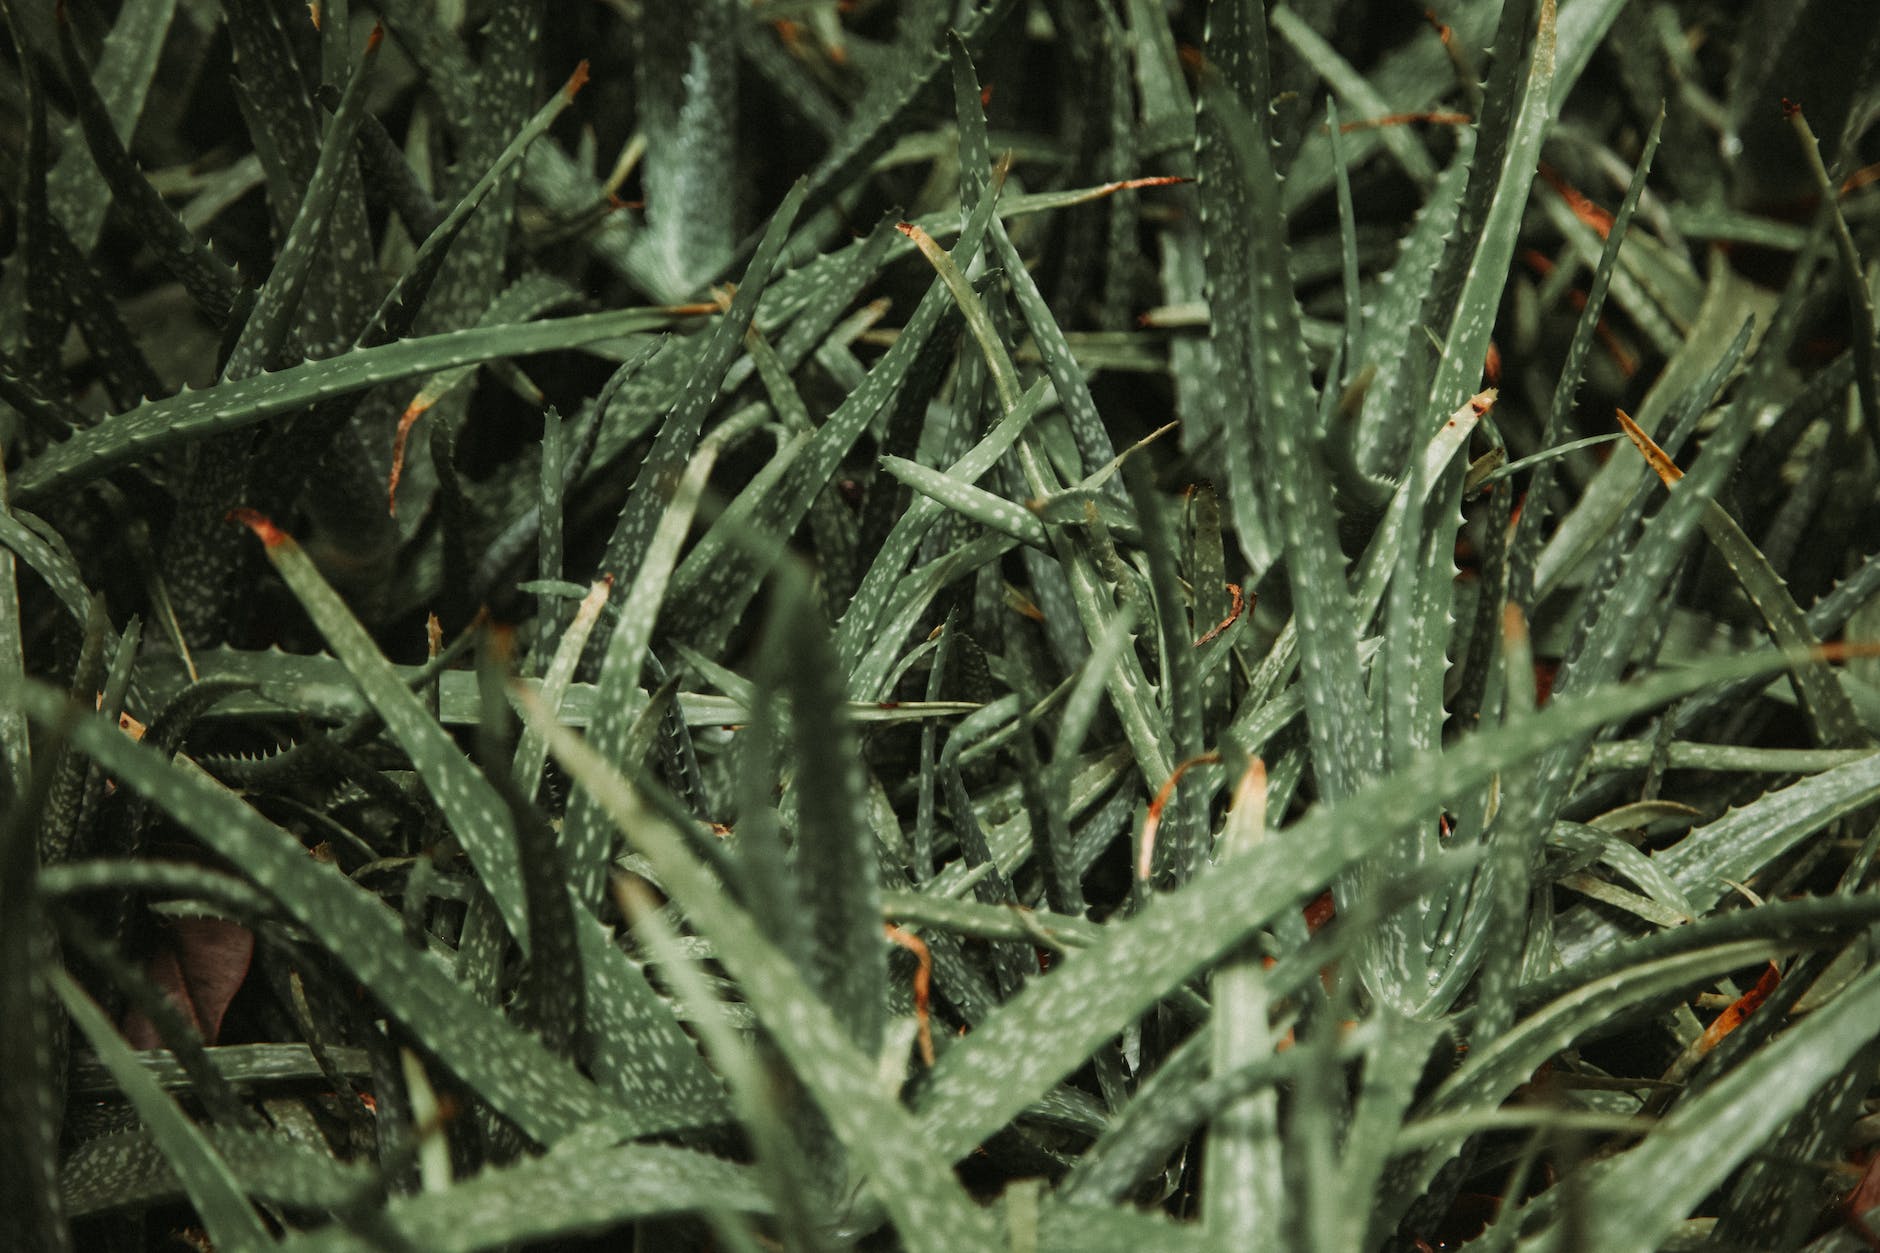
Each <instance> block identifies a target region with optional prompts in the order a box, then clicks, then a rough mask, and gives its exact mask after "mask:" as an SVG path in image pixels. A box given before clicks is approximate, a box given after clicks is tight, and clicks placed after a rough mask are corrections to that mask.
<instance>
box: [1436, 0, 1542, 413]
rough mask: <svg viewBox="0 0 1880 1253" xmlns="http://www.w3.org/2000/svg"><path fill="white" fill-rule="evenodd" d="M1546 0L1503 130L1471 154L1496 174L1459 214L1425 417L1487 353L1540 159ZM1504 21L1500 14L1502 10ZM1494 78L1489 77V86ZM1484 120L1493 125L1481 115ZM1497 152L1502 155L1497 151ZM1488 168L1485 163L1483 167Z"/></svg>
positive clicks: (1461, 388) (1460, 393) (1465, 386)
mask: <svg viewBox="0 0 1880 1253" xmlns="http://www.w3.org/2000/svg"><path fill="white" fill-rule="evenodd" d="M1527 9H1528V6H1527V5H1521V4H1517V5H1512V6H1510V8H1509V10H1508V12H1509V13H1518V12H1523V11H1527ZM1554 12H1555V10H1554V0H1540V2H1539V18H1538V30H1537V32H1536V33H1535V35H1534V46H1533V52H1532V53H1531V55H1530V59H1529V62H1528V66H1527V73H1526V76H1525V79H1524V81H1523V83H1522V85H1521V87H1520V98H1519V102H1518V103H1517V104H1515V106H1514V111H1513V116H1512V117H1511V118H1510V120H1509V130H1508V132H1507V133H1506V134H1505V135H1501V134H1491V135H1490V136H1489V142H1488V143H1487V144H1486V145H1485V147H1484V148H1483V150H1481V151H1480V152H1478V154H1477V159H1478V160H1480V161H1484V162H1496V163H1498V164H1499V176H1500V177H1499V180H1498V181H1497V182H1496V184H1495V188H1494V198H1493V200H1492V201H1491V202H1490V203H1489V205H1488V209H1487V212H1486V214H1484V215H1483V217H1482V220H1481V222H1480V224H1479V227H1478V225H1477V224H1476V223H1475V222H1473V221H1471V220H1469V219H1470V214H1469V213H1468V209H1467V205H1466V202H1465V209H1464V215H1463V222H1462V229H1463V230H1464V232H1465V235H1464V238H1465V239H1468V240H1470V241H1471V242H1472V244H1473V251H1472V253H1471V254H1470V256H1469V263H1468V269H1467V272H1466V274H1465V275H1464V276H1463V278H1462V281H1461V284H1460V286H1459V290H1458V291H1457V293H1456V304H1455V308H1456V315H1455V320H1454V321H1453V322H1451V323H1450V326H1449V333H1448V336H1447V338H1446V339H1445V340H1444V343H1443V351H1442V355H1441V356H1440V357H1439V358H1438V364H1437V367H1436V377H1435V380H1434V381H1433V382H1432V383H1431V385H1430V399H1429V408H1428V411H1427V413H1426V414H1425V418H1426V420H1428V419H1430V418H1432V417H1434V416H1435V415H1439V414H1446V413H1449V412H1450V411H1451V410H1453V409H1454V408H1455V407H1456V406H1457V405H1459V404H1461V403H1462V401H1463V399H1464V398H1465V397H1466V396H1468V394H1469V393H1470V392H1472V391H1474V390H1475V389H1476V386H1477V380H1478V379H1479V377H1480V370H1481V363H1482V362H1483V360H1485V359H1486V357H1487V354H1488V343H1489V335H1490V333H1491V332H1493V330H1494V328H1495V316H1496V314H1497V312H1498V311H1499V309H1500V307H1501V292H1502V288H1503V286H1504V285H1505V284H1506V282H1507V279H1508V273H1509V263H1510V261H1511V260H1512V259H1513V257H1514V251H1515V245H1516V243H1517V241H1518V239H1519V236H1520V232H1521V215H1522V211H1523V210H1524V209H1525V208H1526V207H1527V199H1528V190H1529V189H1530V188H1531V187H1532V186H1533V184H1534V175H1533V171H1534V168H1535V165H1536V164H1537V163H1538V162H1539V160H1540V150H1541V143H1542V141H1543V140H1544V139H1545V138H1546V137H1547V125H1548V121H1549V119H1550V118H1551V116H1552V112H1553V110H1552V102H1551V100H1550V98H1549V94H1548V93H1549V91H1550V90H1551V88H1552V85H1553V77H1554V58H1555V31H1554ZM1503 20H1504V22H1506V21H1507V17H1506V16H1504V19H1503ZM1512 52H1513V49H1512V48H1502V47H1500V46H1499V45H1498V47H1497V54H1498V55H1497V64H1496V76H1497V77H1499V76H1500V74H1501V73H1502V68H1503V67H1502V64H1501V61H1500V58H1501V57H1502V56H1509V55H1510V54H1511V53H1512ZM1494 87H1495V83H1494V81H1493V80H1491V83H1490V89H1491V94H1492V93H1493V90H1494ZM1484 124H1485V125H1493V122H1492V121H1491V120H1487V119H1485V123H1484ZM1504 153H1505V155H1504ZM1491 168H1493V167H1491Z"/></svg>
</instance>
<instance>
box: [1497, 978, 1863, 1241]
mask: <svg viewBox="0 0 1880 1253" xmlns="http://www.w3.org/2000/svg"><path fill="white" fill-rule="evenodd" d="M1876 1014H1880V971H1874V970H1869V971H1868V972H1866V973H1865V974H1864V975H1862V976H1861V977H1860V978H1859V979H1858V980H1856V981H1855V982H1854V983H1853V984H1851V985H1849V987H1848V988H1847V989H1846V990H1845V991H1844V992H1842V994H1841V995H1839V996H1837V997H1835V998H1834V1000H1833V1001H1832V1002H1830V1003H1829V1004H1828V1005H1827V1006H1825V1007H1823V1008H1822V1009H1819V1010H1817V1011H1816V1012H1815V1013H1813V1014H1811V1015H1809V1016H1808V1018H1807V1019H1806V1020H1805V1021H1804V1022H1803V1023H1802V1024H1801V1025H1800V1026H1799V1027H1798V1028H1797V1029H1794V1030H1791V1031H1789V1032H1787V1033H1785V1034H1784V1035H1782V1036H1781V1037H1780V1038H1778V1039H1777V1040H1776V1041H1775V1042H1774V1043H1772V1044H1768V1045H1765V1046H1764V1047H1763V1048H1762V1049H1761V1050H1759V1051H1758V1052H1757V1053H1755V1054H1754V1055H1753V1056H1751V1057H1750V1058H1749V1059H1748V1060H1746V1061H1744V1062H1743V1063H1742V1064H1741V1065H1739V1066H1737V1067H1735V1068H1734V1069H1732V1070H1731V1071H1730V1072H1729V1073H1728V1074H1726V1075H1723V1076H1720V1077H1719V1078H1718V1079H1717V1080H1716V1081H1714V1082H1713V1083H1712V1084H1711V1085H1710V1086H1709V1087H1708V1088H1706V1089H1705V1090H1704V1091H1703V1092H1701V1093H1699V1094H1697V1095H1696V1096H1693V1097H1692V1098H1691V1099H1690V1100H1689V1101H1688V1102H1686V1103H1684V1104H1682V1105H1681V1106H1680V1107H1679V1108H1678V1109H1676V1110H1674V1111H1673V1112H1672V1113H1671V1114H1670V1115H1669V1116H1668V1117H1666V1118H1665V1120H1664V1121H1663V1122H1662V1123H1660V1124H1659V1125H1658V1126H1657V1127H1656V1128H1655V1129H1653V1130H1652V1131H1651V1132H1650V1133H1649V1134H1648V1135H1647V1136H1646V1137H1645V1139H1644V1141H1643V1142H1642V1143H1640V1144H1639V1146H1638V1147H1637V1148H1634V1149H1631V1150H1629V1151H1627V1152H1625V1153H1623V1154H1621V1155H1620V1156H1619V1157H1618V1158H1617V1159H1615V1160H1614V1161H1613V1162H1612V1163H1611V1165H1610V1167H1609V1168H1608V1169H1607V1170H1605V1171H1603V1172H1602V1173H1601V1174H1600V1176H1599V1177H1598V1178H1597V1179H1596V1180H1589V1181H1588V1195H1587V1198H1586V1214H1587V1221H1588V1223H1589V1227H1590V1229H1589V1232H1588V1238H1589V1239H1591V1240H1593V1241H1595V1242H1596V1243H1597V1244H1598V1247H1600V1248H1607V1249H1613V1250H1618V1251H1630V1250H1637V1251H1638V1253H1646V1251H1647V1250H1650V1249H1654V1248H1658V1247H1659V1246H1660V1243H1661V1241H1662V1240H1663V1238H1664V1236H1665V1234H1666V1233H1667V1232H1668V1231H1669V1230H1670V1229H1671V1227H1672V1226H1673V1225H1675V1224H1676V1222H1677V1221H1678V1219H1679V1217H1680V1216H1682V1215H1683V1214H1685V1213H1687V1212H1689V1210H1690V1209H1691V1208H1692V1207H1693V1206H1695V1205H1696V1204H1698V1202H1699V1201H1700V1200H1702V1198H1703V1197H1704V1196H1705V1195H1706V1194H1707V1193H1708V1192H1710V1191H1711V1189H1713V1188H1715V1187H1716V1186H1717V1185H1718V1184H1719V1183H1721V1182H1723V1180H1724V1178H1725V1177H1726V1176H1727V1175H1728V1174H1729V1173H1730V1171H1731V1170H1733V1169H1734V1168H1735V1167H1736V1165H1737V1163H1738V1162H1740V1161H1741V1160H1742V1159H1743V1158H1744V1156H1746V1155H1747V1154H1749V1153H1750V1152H1752V1151H1753V1150H1754V1148H1755V1146H1757V1145H1761V1144H1765V1143H1767V1142H1768V1140H1769V1139H1770V1137H1772V1136H1773V1135H1774V1134H1775V1132H1776V1131H1777V1130H1778V1128H1779V1127H1780V1126H1781V1125H1782V1123H1783V1121H1784V1120H1785V1119H1786V1118H1787V1117H1788V1116H1789V1115H1790V1114H1791V1113H1792V1112H1793V1111H1794V1110H1795V1109H1796V1108H1798V1107H1799V1106H1800V1105H1801V1104H1802V1103H1803V1102H1804V1101H1805V1100H1806V1099H1807V1098H1808V1097H1809V1096H1810V1095H1811V1094H1812V1093H1813V1092H1815V1090H1816V1089H1818V1088H1820V1087H1821V1086H1822V1085H1823V1084H1824V1083H1827V1082H1829V1081H1831V1080H1832V1079H1833V1078H1834V1077H1835V1076H1836V1075H1837V1074H1839V1073H1840V1072H1841V1070H1842V1069H1843V1067H1845V1066H1846V1065H1847V1064H1848V1062H1849V1061H1850V1060H1851V1059H1853V1058H1854V1056H1855V1055H1856V1054H1857V1053H1859V1052H1860V1051H1861V1050H1863V1049H1864V1048H1866V1047H1868V1046H1869V1044H1870V1043H1871V1040H1872V1024H1873V1020H1874V1016H1875V1015H1876ZM1694 1138H1697V1139H1701V1140H1702V1141H1703V1142H1704V1143H1706V1144H1709V1145H1711V1146H1712V1150H1711V1151H1708V1152H1703V1153H1693V1152H1692V1151H1691V1149H1690V1146H1691V1144H1692V1142H1693V1140H1694ZM1561 1237H1562V1232H1561V1229H1560V1226H1559V1225H1555V1226H1553V1227H1550V1228H1549V1229H1548V1231H1547V1232H1546V1233H1545V1234H1544V1235H1542V1236H1541V1237H1540V1238H1539V1239H1538V1240H1536V1241H1535V1242H1534V1247H1535V1248H1536V1249H1552V1248H1559V1247H1562V1240H1561Z"/></svg>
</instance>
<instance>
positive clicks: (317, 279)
mask: <svg viewBox="0 0 1880 1253" xmlns="http://www.w3.org/2000/svg"><path fill="white" fill-rule="evenodd" d="M220 8H221V10H222V15H223V19H224V25H225V27H226V29H227V30H228V34H229V39H230V44H231V47H232V50H233V52H234V56H235V62H236V71H237V72H236V76H235V77H234V79H233V80H232V85H233V86H234V88H235V92H236V102H237V103H238V104H239V105H240V106H241V107H242V112H243V115H244V118H245V120H246V121H247V123H248V130H249V136H250V138H251V139H252V140H253V142H254V146H255V152H256V154H257V155H258V156H259V157H260V158H261V164H262V168H263V170H264V171H265V173H266V176H267V185H268V200H269V204H270V206H271V208H272V209H273V213H274V222H275V227H276V229H277V231H278V232H279V233H280V234H281V235H282V236H291V235H292V233H293V231H292V225H293V222H294V220H295V218H296V217H297V216H299V211H300V209H301V208H302V207H303V206H304V204H305V201H306V199H307V197H308V196H309V195H310V194H318V195H320V196H322V197H326V196H330V197H331V201H330V209H329V210H328V211H327V212H326V213H323V214H322V215H321V216H320V220H319V227H318V231H319V233H320V234H324V235H325V236H326V237H327V239H328V240H329V241H330V243H329V247H330V248H331V249H332V254H333V255H336V256H357V257H363V256H366V255H369V251H370V248H371V245H370V242H369V241H370V239H371V232H370V229H369V227H368V224H367V221H366V210H365V197H364V191H363V188H362V186H361V183H360V179H359V172H358V167H357V165H356V164H355V162H354V160H353V153H354V148H353V143H352V138H351V135H352V130H353V129H356V128H352V127H349V128H348V129H347V130H346V131H345V132H343V133H344V134H345V136H346V139H345V142H344V143H343V144H341V145H339V147H338V149H337V150H336V151H333V152H331V153H330V154H327V155H326V157H325V159H326V163H327V165H328V167H329V171H330V173H329V174H327V175H325V176H323V177H324V178H326V179H330V180H331V184H330V190H317V189H316V184H315V181H314V180H315V177H316V171H317V170H318V168H319V165H320V163H321V157H322V155H323V149H322V147H321V130H322V128H321V125H320V122H319V111H318V109H317V108H316V106H315V104H314V101H313V99H312V97H311V96H310V95H309V94H308V92H307V87H306V83H307V78H306V76H305V75H304V74H303V72H302V68H301V64H300V58H299V54H298V50H297V49H296V47H295V41H294V39H293V36H291V35H290V34H289V32H288V31H287V29H286V28H285V26H284V25H283V24H282V23H283V14H282V13H281V12H280V11H278V10H276V9H275V8H273V7H272V6H270V5H256V4H242V3H226V2H225V3H223V4H222V5H221V6H220ZM316 238H317V236H316ZM309 242H312V241H309ZM292 268H295V267H293V266H290V269H292ZM299 281H300V280H296V282H299ZM377 285H378V284H377V279H376V276H375V275H373V274H371V272H370V271H369V270H368V269H367V268H366V267H362V266H350V265H339V266H321V267H318V268H316V269H315V270H313V271H312V272H311V273H309V274H308V275H307V276H306V279H305V289H306V290H305V301H304V305H303V308H302V310H301V326H302V328H303V331H304V333H305V334H306V337H307V339H308V341H309V343H310V344H311V345H312V346H313V347H314V348H315V349H316V350H318V351H326V350H331V349H336V348H338V347H339V346H340V345H342V344H344V343H345V342H346V341H347V340H348V339H349V338H350V337H351V335H352V332H353V330H354V329H355V328H356V327H357V326H358V325H359V323H360V321H361V319H363V318H364V316H365V313H366V310H368V309H369V308H370V307H371V303H372V301H373V299H374V298H375V297H376V296H377V295H378V292H377V291H376V290H375V289H376V287H377Z"/></svg>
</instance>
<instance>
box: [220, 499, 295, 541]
mask: <svg viewBox="0 0 1880 1253" xmlns="http://www.w3.org/2000/svg"><path fill="white" fill-rule="evenodd" d="M227 517H228V520H229V521H230V522H239V523H241V524H242V525H243V526H245V527H247V528H248V529H249V530H251V531H253V532H254V533H255V538H256V539H258V540H260V541H261V542H262V543H263V544H266V545H267V546H268V547H269V548H274V547H276V546H277V545H280V544H285V543H286V542H287V532H285V531H283V530H281V528H280V527H278V526H275V525H274V523H272V522H270V521H269V520H268V516H267V515H266V514H264V513H262V512H261V511H260V510H259V509H248V508H240V509H231V510H229V511H228V514H227Z"/></svg>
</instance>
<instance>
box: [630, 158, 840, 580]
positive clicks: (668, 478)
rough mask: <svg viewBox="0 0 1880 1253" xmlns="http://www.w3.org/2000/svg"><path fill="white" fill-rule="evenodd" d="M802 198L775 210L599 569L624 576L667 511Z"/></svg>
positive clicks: (796, 195)
mask: <svg viewBox="0 0 1880 1253" xmlns="http://www.w3.org/2000/svg"><path fill="white" fill-rule="evenodd" d="M803 200H804V188H803V186H802V184H800V183H799V184H798V185H796V186H794V187H792V188H791V189H790V192H789V194H788V195H786V196H785V197H784V198H783V203H782V204H780V205H778V206H777V211H776V213H774V214H772V215H771V219H770V225H769V227H768V228H766V230H765V232H764V238H763V242H762V243H761V244H760V245H759V247H758V249H757V252H756V253H755V255H753V256H752V258H751V263H750V265H749V266H748V267H746V269H745V273H744V279H743V282H742V283H740V284H739V286H738V294H737V296H736V297H735V298H734V299H733V300H732V302H731V308H730V310H729V311H727V312H726V314H725V315H724V317H723V318H722V319H720V321H719V323H718V326H717V327H716V328H715V329H714V330H713V331H712V336H711V339H710V341H709V342H708V343H707V345H706V348H705V350H704V356H703V357H702V358H701V359H700V360H699V361H698V362H697V363H695V365H694V367H693V371H692V374H691V376H690V377H689V378H688V379H687V381H686V384H685V387H684V389H683V390H682V391H681V393H680V396H679V401H678V404H676V405H675V406H674V407H673V410H672V412H671V413H669V414H668V415H667V416H666V420H665V422H664V423H663V424H661V426H660V428H659V434H658V436H657V437H655V439H654V441H653V447H652V448H651V449H650V450H649V451H648V452H647V454H646V459H645V460H644V461H643V462H641V463H640V472H639V475H638V476H637V477H636V478H635V479H634V481H633V488H632V490H631V491H629V492H628V494H627V501H626V504H625V505H623V506H622V507H621V511H620V519H619V521H618V522H617V523H616V524H615V526H614V531H613V534H612V536H610V537H609V539H608V541H607V552H606V555H605V556H603V557H602V558H601V566H600V568H601V570H602V571H604V572H607V573H624V572H625V571H626V570H627V569H628V568H629V566H630V561H631V557H632V555H633V554H635V553H637V552H638V551H639V550H640V549H641V548H642V547H643V546H644V545H645V544H646V542H647V540H648V538H649V537H650V536H651V534H652V532H653V529H654V527H655V526H656V525H657V519H658V518H659V517H660V515H661V512H662V511H663V509H664V508H665V503H666V502H665V498H666V496H667V494H668V493H669V492H670V491H671V490H672V488H671V485H672V483H673V482H674V481H675V480H676V479H677V478H678V476H679V474H680V471H681V469H682V467H683V466H684V464H685V459H686V458H687V457H689V456H690V455H691V453H692V449H693V445H694V444H696V443H697V442H698V435H699V430H700V428H701V426H702V425H703V424H704V421H705V414H706V412H707V411H708V410H709V409H710V408H711V406H712V403H713V402H714V401H715V400H717V399H718V391H719V387H720V385H721V384H722V383H723V381H724V376H725V371H726V370H728V369H729V368H730V366H731V361H732V358H733V357H735V356H736V355H737V352H738V348H739V346H740V345H741V344H742V343H743V340H744V334H745V331H746V330H748V329H749V327H750V324H751V318H752V316H753V315H754V314H755V313H756V311H757V299H758V297H759V296H760V295H761V294H762V293H763V289H764V284H765V283H766V282H768V281H769V279H770V273H771V270H772V268H773V267H774V266H775V265H776V264H777V259H778V257H779V256H780V255H781V253H782V251H783V245H784V240H785V238H786V237H787V235H788V233H789V230H790V225H791V223H792V222H794V221H795V220H796V215H797V214H798V213H799V212H800V211H801V209H802V207H803Z"/></svg>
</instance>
